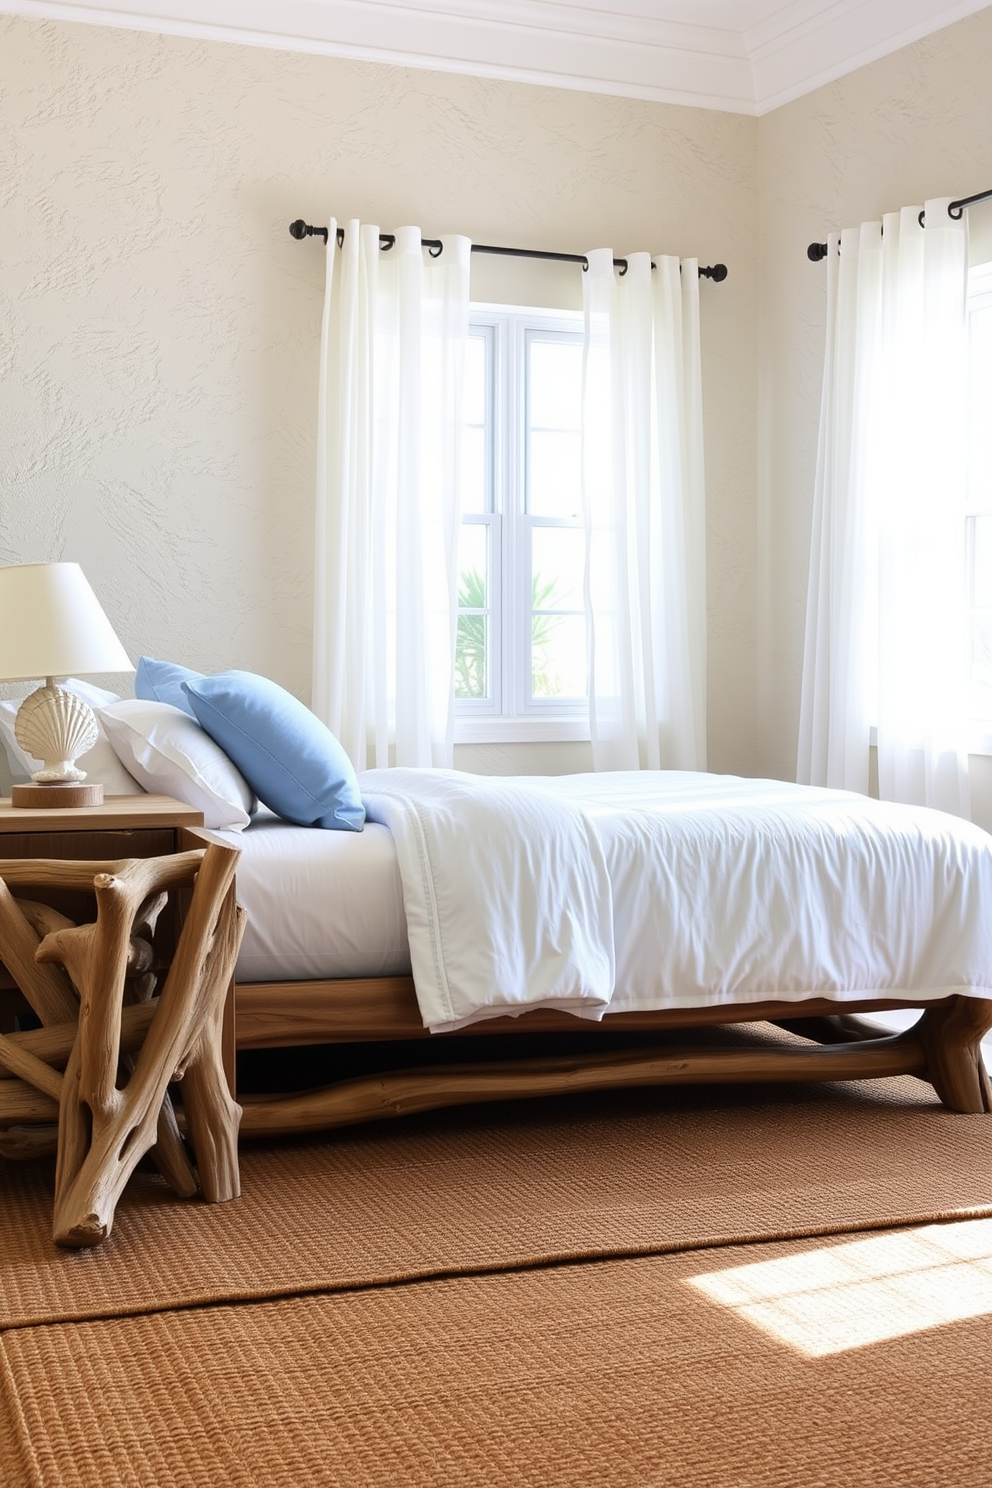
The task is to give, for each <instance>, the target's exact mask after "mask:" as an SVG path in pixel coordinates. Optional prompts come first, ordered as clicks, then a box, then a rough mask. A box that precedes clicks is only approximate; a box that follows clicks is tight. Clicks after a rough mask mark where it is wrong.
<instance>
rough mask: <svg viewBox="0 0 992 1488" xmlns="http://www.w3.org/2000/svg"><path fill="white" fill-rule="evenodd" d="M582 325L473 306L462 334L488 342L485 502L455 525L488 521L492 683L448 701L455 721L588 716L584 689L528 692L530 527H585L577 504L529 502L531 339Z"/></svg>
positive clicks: (575, 335) (566, 335) (577, 331)
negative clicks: (565, 693)
mask: <svg viewBox="0 0 992 1488" xmlns="http://www.w3.org/2000/svg"><path fill="white" fill-rule="evenodd" d="M581 326H582V316H581V314H580V313H578V312H576V313H568V312H564V313H563V312H556V313H555V312H541V311H534V310H527V309H517V308H515V307H512V308H511V307H502V306H479V305H473V306H472V310H471V315H470V334H472V335H476V336H480V335H481V336H483V337H485V343H486V363H487V389H488V392H487V415H488V429H487V433H486V441H485V448H486V460H487V510H486V511H485V512H483V513H479V512H477V511H473V512H467V513H465V514H463V517H462V523H463V528H464V527H468V526H472V525H480V524H481V525H485V526H486V527H487V529H488V535H489V564H490V584H491V587H490V591H489V596H488V597H489V601H490V603H489V606H488V610H489V621H490V623H489V656H488V662H489V678H490V688H489V693H488V696H486V697H485V698H458V699H456V703H455V710H456V714H457V716H458V717H459V718H462V719H473V718H474V719H476V720H480V721H481V720H484V719H486V718H489V719H492V720H496V719H502V720H509V721H513V720H515V721H517V722H524V723H526V721H527V720H528V719H530V720H532V721H535V722H540V720H542V719H543V720H546V721H549V722H550V721H553V720H555V719H565V720H569V719H570V720H575V721H587V720H588V710H589V704H588V695H587V694H586V695H585V696H581V697H570V698H559V697H541V696H535V695H534V690H533V689H534V668H533V661H534V656H533V651H534V645H533V638H534V616H535V611H534V606H533V597H534V596H533V592H532V578H531V575H532V572H533V568H532V553H533V532H534V529H535V528H538V527H540V528H542V529H554V528H570V529H573V530H578V531H582V532H583V533H584V522H583V518H582V515H581V512H580V511H579V510H576V512H575V514H574V515H572V516H569V517H568V518H562V517H557V516H549V515H545V514H543V513H541V514H535V513H531V512H530V511H529V510H528V491H529V474H530V472H529V468H528V460H529V444H530V432H531V419H530V396H529V394H530V389H529V386H528V378H529V368H530V347H531V345H532V344H534V343H538V342H552V343H553V342H555V341H561V342H567V343H571V344H581V339H582V329H581ZM579 412H580V410H577V418H576V429H577V428H578V413H579ZM576 506H578V503H576ZM460 613H461V611H460ZM537 613H538V615H542V616H545V617H551V618H555V617H557V616H559V615H560V616H561V617H562V618H563V619H565V620H567V621H568V622H570V623H571V624H572V625H573V626H575V627H576V628H577V627H578V624H579V623H581V625H582V627H583V629H584V626H585V611H584V607H574V608H573V607H567V608H561V609H559V608H556V607H554V606H545V607H541V608H540V609H539V610H538V611H537ZM552 633H553V632H552Z"/></svg>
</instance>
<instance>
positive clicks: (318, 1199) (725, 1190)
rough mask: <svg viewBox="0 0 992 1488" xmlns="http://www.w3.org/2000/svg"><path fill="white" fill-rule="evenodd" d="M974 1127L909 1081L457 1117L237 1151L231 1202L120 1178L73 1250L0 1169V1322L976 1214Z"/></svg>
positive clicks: (987, 1189) (980, 1208)
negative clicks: (99, 1231) (121, 1185)
mask: <svg viewBox="0 0 992 1488" xmlns="http://www.w3.org/2000/svg"><path fill="white" fill-rule="evenodd" d="M990 1135H992V1133H990V1124H989V1122H988V1120H987V1118H985V1117H979V1116H961V1115H954V1114H951V1113H949V1112H946V1111H944V1110H943V1109H942V1108H941V1107H940V1106H939V1105H938V1104H937V1102H936V1099H935V1097H934V1096H933V1093H932V1091H931V1090H930V1087H929V1086H926V1085H924V1084H923V1083H922V1082H920V1081H917V1080H914V1079H911V1078H909V1077H907V1078H905V1079H901V1080H892V1081H871V1082H868V1081H866V1082H862V1083H858V1084H846V1085H837V1086H821V1087H819V1088H816V1087H809V1086H807V1087H795V1086H793V1087H780V1088H779V1089H778V1090H777V1091H776V1090H774V1089H770V1088H768V1087H765V1088H764V1089H750V1090H748V1089H744V1088H741V1089H738V1090H737V1091H733V1090H727V1089H717V1088H709V1089H696V1090H690V1089H682V1090H646V1091H629V1092H621V1091H617V1092H606V1093H603V1094H600V1095H597V1096H595V1097H588V1096H587V1097H571V1098H568V1099H559V1100H554V1101H532V1102H528V1103H526V1104H521V1105H519V1106H513V1105H503V1106H499V1107H475V1108H467V1109H463V1110H456V1111H447V1112H438V1113H433V1114H430V1115H425V1116H422V1117H416V1118H410V1119H409V1120H406V1121H404V1122H397V1123H383V1124H380V1125H375V1126H366V1127H358V1128H350V1129H345V1130H342V1131H339V1132H337V1133H332V1134H330V1135H328V1136H326V1137H323V1138H321V1139H319V1140H312V1141H296V1142H292V1143H281V1144H280V1143H271V1144H269V1145H267V1146H263V1147H256V1148H253V1147H251V1146H247V1147H245V1149H244V1151H243V1166H242V1186H243V1196H242V1197H241V1198H240V1199H239V1200H237V1201H235V1202H233V1203H229V1204H221V1205H208V1204H202V1203H198V1202H193V1203H189V1202H186V1203H183V1202H180V1201H178V1200H176V1199H174V1198H173V1197H172V1195H171V1194H170V1192H169V1191H168V1190H167V1188H166V1187H165V1185H164V1183H163V1182H162V1181H161V1180H160V1179H158V1177H157V1176H156V1175H154V1174H147V1175H141V1174H138V1175H136V1177H135V1178H134V1179H133V1180H132V1182H131V1184H130V1185H129V1187H128V1189H127V1190H126V1192H125V1195H124V1197H123V1199H122V1201H121V1203H120V1205H119V1207H118V1210H117V1217H116V1222H115V1225H114V1229H113V1232H112V1234H111V1236H110V1238H109V1240H108V1241H107V1242H106V1243H105V1244H104V1245H102V1246H100V1247H98V1248H96V1249H93V1250H87V1251H61V1250H58V1249H56V1248H55V1247H54V1246H53V1244H52V1241H51V1238H50V1236H51V1199H52V1171H51V1168H50V1167H49V1166H48V1165H46V1164H19V1163H11V1162H7V1163H0V1328H11V1327H20V1326H25V1325H27V1324H32V1323H44V1322H51V1321H60V1320H66V1319H72V1318H76V1319H82V1318H99V1317H109V1316H112V1315H120V1314H126V1313H139V1312H148V1311H153V1310H161V1309H166V1308H176V1307H186V1306H196V1305H203V1304H206V1303H212V1302H223V1301H236V1300H242V1299H251V1298H263V1297H275V1296H284V1295H287V1294H293V1293H305V1292H324V1291H330V1290H335V1289H336V1290H342V1289H354V1288H359V1287H366V1286H373V1285H379V1286H381V1285H386V1284H390V1283H396V1282H399V1281H405V1280H413V1279H417V1278H424V1277H435V1278H436V1277H439V1276H450V1275H457V1274H464V1273H469V1272H475V1273H481V1272H486V1271H501V1270H512V1269H514V1268H519V1267H524V1266H534V1265H546V1264H549V1263H560V1262H563V1261H568V1260H577V1259H583V1258H595V1257H599V1258H603V1257H609V1256H620V1255H649V1254H662V1253H665V1252H673V1251H679V1250H687V1249H693V1248H699V1247H706V1246H715V1245H727V1244H733V1243H735V1242H744V1241H754V1240H773V1239H784V1238H791V1237H801V1236H815V1235H827V1234H835V1233H841V1232H845V1231H855V1230H861V1229H870V1228H876V1227H880V1226H891V1225H905V1224H916V1223H925V1222H928V1221H933V1220H938V1219H942V1218H963V1217H965V1216H979V1215H988V1214H992V1164H990V1162H989V1161H988V1153H989V1143H990Z"/></svg>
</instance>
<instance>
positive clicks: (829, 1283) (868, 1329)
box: [687, 1219, 992, 1359]
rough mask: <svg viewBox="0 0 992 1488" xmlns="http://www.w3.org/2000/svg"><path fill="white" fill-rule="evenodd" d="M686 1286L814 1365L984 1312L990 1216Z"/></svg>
mask: <svg viewBox="0 0 992 1488" xmlns="http://www.w3.org/2000/svg"><path fill="white" fill-rule="evenodd" d="M687 1285H689V1286H693V1287H695V1288H696V1289H697V1290H698V1291H700V1292H702V1293H703V1295H704V1296H706V1297H708V1298H709V1299H710V1301H712V1302H716V1303H718V1304H720V1305H721V1306H723V1307H728V1308H730V1309H731V1310H732V1311H733V1312H735V1313H736V1314H737V1316H738V1317H741V1318H744V1319H745V1320H746V1321H747V1322H749V1323H752V1324H753V1325H754V1326H755V1327H757V1328H760V1329H761V1330H762V1331H763V1332H764V1333H768V1334H770V1335H771V1336H772V1337H773V1338H776V1339H778V1340H779V1341H780V1342H782V1343H786V1344H789V1345H790V1346H791V1347H792V1348H795V1349H798V1350H799V1352H800V1353H803V1354H806V1355H807V1356H808V1357H809V1358H814V1359H818V1358H822V1357H824V1356H825V1355H828V1354H839V1353H844V1352H846V1351H847V1350H848V1349H856V1348H864V1347H865V1346H866V1345H868V1344H872V1343H881V1342H883V1341H884V1340H885V1339H889V1338H900V1337H903V1336H905V1335H906V1334H908V1333H921V1332H923V1331H925V1330H926V1329H928V1328H938V1327H940V1326H941V1325H942V1324H944V1323H954V1322H960V1321H961V1320H962V1319H964V1318H973V1317H982V1316H984V1315H985V1314H988V1313H992V1220H989V1219H973V1220H964V1221H962V1222H960V1223H953V1224H936V1225H926V1226H924V1227H922V1228H920V1229H915V1230H901V1231H899V1232H898V1233H894V1234H883V1235H872V1236H871V1237H870V1238H868V1239H864V1240H851V1241H847V1242H845V1243H844V1244H842V1245H828V1246H823V1247H821V1248H820V1249H817V1250H808V1251H804V1252H803V1253H802V1254H800V1255H788V1256H783V1257H782V1258H781V1259H779V1260H774V1261H759V1262H757V1263H756V1264H754V1265H750V1266H734V1267H731V1268H730V1269H729V1270H726V1271H711V1272H708V1273H707V1274H706V1275H704V1276H695V1277H693V1278H691V1280H689V1281H688V1282H687Z"/></svg>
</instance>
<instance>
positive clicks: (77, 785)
mask: <svg viewBox="0 0 992 1488" xmlns="http://www.w3.org/2000/svg"><path fill="white" fill-rule="evenodd" d="M10 804H11V805H12V806H18V807H22V808H28V809H30V810H33V811H65V810H66V809H71V808H72V807H75V806H102V805H103V786H102V785H101V784H100V782H99V781H98V780H94V781H92V782H86V783H82V782H74V781H71V780H60V781H55V782H53V783H52V784H51V785H37V784H35V783H34V782H32V783H31V784H30V785H12V786H11V788H10Z"/></svg>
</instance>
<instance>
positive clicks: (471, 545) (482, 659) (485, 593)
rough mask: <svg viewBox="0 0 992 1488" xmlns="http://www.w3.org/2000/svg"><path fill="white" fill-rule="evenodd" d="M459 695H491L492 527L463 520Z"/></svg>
mask: <svg viewBox="0 0 992 1488" xmlns="http://www.w3.org/2000/svg"><path fill="white" fill-rule="evenodd" d="M458 611H459V613H458V628H457V630H456V632H455V697H456V698H487V697H488V696H489V655H490V652H489V528H488V527H487V526H485V525H484V524H483V523H481V522H463V523H462V530H461V532H460V533H459V538H458Z"/></svg>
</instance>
